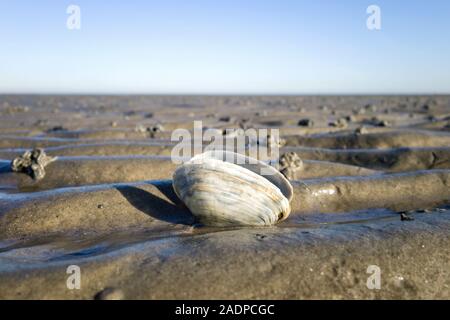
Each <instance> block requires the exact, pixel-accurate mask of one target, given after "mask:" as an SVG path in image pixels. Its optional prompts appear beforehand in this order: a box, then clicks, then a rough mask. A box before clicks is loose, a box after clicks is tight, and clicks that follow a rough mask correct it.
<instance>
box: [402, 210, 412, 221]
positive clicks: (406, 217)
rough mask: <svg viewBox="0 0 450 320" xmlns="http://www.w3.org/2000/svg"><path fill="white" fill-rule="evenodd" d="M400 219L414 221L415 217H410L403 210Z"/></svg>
mask: <svg viewBox="0 0 450 320" xmlns="http://www.w3.org/2000/svg"><path fill="white" fill-rule="evenodd" d="M400 220H401V221H413V220H414V218H413V217H410V216H408V215H407V214H406V213H404V212H402V213H401V214H400Z"/></svg>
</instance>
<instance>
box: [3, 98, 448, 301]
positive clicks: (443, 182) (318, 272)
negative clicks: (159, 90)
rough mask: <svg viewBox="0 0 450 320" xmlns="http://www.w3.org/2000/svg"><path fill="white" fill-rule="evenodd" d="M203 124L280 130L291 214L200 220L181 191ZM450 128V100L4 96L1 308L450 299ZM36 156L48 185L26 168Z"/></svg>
mask: <svg viewBox="0 0 450 320" xmlns="http://www.w3.org/2000/svg"><path fill="white" fill-rule="evenodd" d="M194 120H197V121H198V120H202V122H203V123H202V124H203V126H204V127H205V128H215V129H217V130H220V131H222V130H223V129H226V128H242V127H244V128H279V129H280V135H281V138H282V140H283V144H282V147H281V149H280V155H282V154H284V153H286V152H294V153H296V154H297V155H298V156H299V157H300V158H301V159H302V162H303V165H302V168H300V169H298V172H296V173H295V179H294V180H293V181H292V184H293V186H294V198H293V200H292V202H291V207H292V213H291V215H290V216H289V217H288V219H286V220H285V221H283V222H282V223H280V224H278V225H276V226H273V227H266V228H250V227H236V228H214V227H205V226H201V225H199V224H197V223H196V221H195V219H194V217H193V216H192V215H191V213H190V212H189V211H188V210H187V208H186V207H184V205H183V204H182V203H181V201H180V200H179V199H178V198H177V196H176V195H175V193H174V192H173V189H172V186H171V181H170V179H171V176H172V173H173V171H174V170H175V168H176V167H177V165H176V164H174V163H173V162H172V161H171V160H170V154H171V151H172V148H173V146H174V145H175V144H176V142H173V141H171V140H170V137H171V133H172V130H174V129H177V128H185V129H188V130H192V129H193V121H194ZM449 128H450V97H448V96H372V97H365V96H355V97H353V96H342V97H341V96H322V97H320V96H318V97H316V96H298V97H297V96H283V97H275V96H270V97H263V96H258V97H251V96H245V97H232V96H224V97H219V96H217V97H216V96H205V97H202V96H0V298H1V299H23V298H25V299H52V298H56V299H93V298H94V297H97V298H98V297H102V298H104V299H108V298H114V297H119V298H124V299H135V298H136V299H165V298H168V299H211V298H219V299H247V298H249V299H264V298H271V299H299V298H301V299H318V298H325V299H341V298H350V299H354V298H362V299H373V298H379V299H414V298H425V299H449V298H450V274H449V271H448V270H450V268H449V267H450V264H449V261H450V250H449V248H450V246H449V245H450V232H449V230H450V132H449ZM37 147H40V148H43V149H44V150H45V152H46V153H47V154H48V155H49V156H51V157H56V159H55V160H54V161H52V162H51V163H49V164H48V165H46V166H45V176H44V178H43V179H40V180H34V179H32V178H31V177H30V176H29V175H27V174H25V173H23V172H13V171H12V169H11V166H10V164H11V160H12V159H14V158H16V157H18V156H20V155H22V154H23V153H24V152H25V151H27V150H30V149H31V148H37ZM262 160H265V159H262ZM70 265H77V266H79V267H80V268H81V288H80V289H79V290H77V289H74V290H70V289H68V287H67V285H66V283H67V278H68V277H69V274H67V273H66V270H67V267H68V266H70ZM370 265H376V266H378V267H379V268H380V270H381V288H380V289H369V288H368V287H367V286H366V282H367V279H368V277H369V276H370V274H368V273H367V268H368V266H370ZM105 289H107V290H106V291H104V290H105Z"/></svg>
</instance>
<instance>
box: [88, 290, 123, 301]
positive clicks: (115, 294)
mask: <svg viewBox="0 0 450 320" xmlns="http://www.w3.org/2000/svg"><path fill="white" fill-rule="evenodd" d="M124 298H125V295H124V293H123V291H122V290H120V289H117V288H105V289H104V290H102V291H100V292H98V293H97V294H96V295H95V297H94V299H95V300H123V299H124Z"/></svg>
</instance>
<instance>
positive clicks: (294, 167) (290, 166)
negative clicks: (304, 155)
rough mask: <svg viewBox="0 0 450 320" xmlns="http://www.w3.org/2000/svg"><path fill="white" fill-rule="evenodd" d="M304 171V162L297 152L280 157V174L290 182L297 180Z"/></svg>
mask: <svg viewBox="0 0 450 320" xmlns="http://www.w3.org/2000/svg"><path fill="white" fill-rule="evenodd" d="M302 170H303V161H302V159H300V157H299V156H298V155H297V153H295V152H287V153H285V154H283V155H282V156H281V157H280V172H281V173H282V174H283V175H284V176H285V177H286V178H287V179H288V180H297V179H298V178H299V173H300V172H301V171H302Z"/></svg>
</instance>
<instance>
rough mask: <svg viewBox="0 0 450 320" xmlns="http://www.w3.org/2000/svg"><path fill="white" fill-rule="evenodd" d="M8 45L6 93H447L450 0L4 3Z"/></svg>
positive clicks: (0, 17) (0, 30) (3, 63)
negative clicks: (377, 18)
mask: <svg viewBox="0 0 450 320" xmlns="http://www.w3.org/2000/svg"><path fill="white" fill-rule="evenodd" d="M71 4H75V5H78V6H79V7H80V9H81V29H80V30H68V29H67V27H66V20H67V18H68V16H69V15H68V14H67V13H66V9H67V7H68V6H69V5H71ZM371 4H376V5H378V6H379V7H380V8H381V30H378V31H370V30H368V29H367V27H366V19H367V17H368V14H367V13H366V9H367V7H368V6H369V5H371ZM0 50H1V51H0V92H2V93H118V94H120V93H150V94H151V93H156V94H161V93H162V94H165V93H180V94H184V93H188V94H201V93H207V94H214V93H229V94H233V93H246V94H254V93H255V94H258V93H261V94H339V93H356V94H363V93H450V1H447V0H436V1H422V0H417V1H412V0H408V1H405V0H395V1H393V0H391V1H378V0H373V1H356V0H354V1H351V0H342V1H332V0H316V1H301V0H273V1H265V0H240V1H237V0H227V1H226V0H210V1H204V0H202V1H197V0H191V1H190V0H183V1H182V0H167V1H162V0H161V1H151V0H150V1H133V0H129V1H118V0H109V1H106V0H104V1H100V0H71V1H61V0H53V1H50V0H47V1H37V0H34V1H31V0H30V1H24V0H0Z"/></svg>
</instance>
